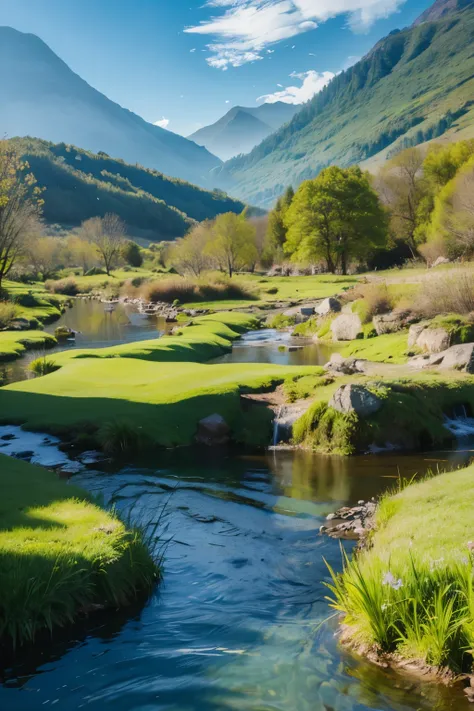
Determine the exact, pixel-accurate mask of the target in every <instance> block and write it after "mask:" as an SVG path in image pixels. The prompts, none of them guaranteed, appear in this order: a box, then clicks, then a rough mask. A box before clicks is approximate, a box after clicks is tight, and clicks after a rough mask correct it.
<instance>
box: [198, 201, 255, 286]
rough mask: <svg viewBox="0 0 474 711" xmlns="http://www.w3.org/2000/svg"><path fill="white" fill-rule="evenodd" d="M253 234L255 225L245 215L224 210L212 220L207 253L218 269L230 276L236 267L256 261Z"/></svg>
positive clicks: (239, 267) (241, 267)
mask: <svg viewBox="0 0 474 711" xmlns="http://www.w3.org/2000/svg"><path fill="white" fill-rule="evenodd" d="M255 234H256V233H255V227H254V226H253V225H252V224H250V222H249V221H248V220H246V219H245V215H236V214H235V213H234V212H225V213H223V214H222V215H218V216H217V217H216V219H215V220H214V224H213V226H212V237H211V240H210V242H209V244H208V246H207V250H206V251H207V254H208V255H209V256H210V257H211V258H212V259H213V260H214V261H215V263H216V265H217V266H218V268H219V269H221V270H222V271H226V272H227V273H228V275H229V277H232V274H233V273H234V271H236V270H237V269H243V267H245V266H249V265H251V264H253V263H255V262H256V260H257V258H258V252H257V248H256V246H255Z"/></svg>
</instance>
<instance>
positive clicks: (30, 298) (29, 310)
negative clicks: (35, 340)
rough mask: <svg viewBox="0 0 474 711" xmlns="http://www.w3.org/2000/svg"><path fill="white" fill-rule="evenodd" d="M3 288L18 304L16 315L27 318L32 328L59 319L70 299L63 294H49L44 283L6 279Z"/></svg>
mask: <svg viewBox="0 0 474 711" xmlns="http://www.w3.org/2000/svg"><path fill="white" fill-rule="evenodd" d="M3 288H4V293H5V295H6V297H7V298H8V300H9V301H11V302H12V303H14V304H15V305H16V306H17V313H16V317H17V318H24V319H27V320H28V321H29V322H30V326H31V327H32V328H38V327H39V326H40V325H41V324H45V323H51V322H52V321H55V320H56V319H58V318H59V317H60V316H61V314H62V313H63V310H64V304H65V302H66V301H67V300H68V298H67V296H63V295H61V294H48V292H47V291H46V289H45V287H44V284H39V283H38V284H21V283H19V282H16V281H5V282H4V283H3Z"/></svg>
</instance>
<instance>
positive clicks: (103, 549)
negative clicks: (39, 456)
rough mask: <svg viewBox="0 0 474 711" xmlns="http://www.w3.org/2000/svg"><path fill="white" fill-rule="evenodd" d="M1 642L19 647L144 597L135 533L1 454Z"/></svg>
mask: <svg viewBox="0 0 474 711" xmlns="http://www.w3.org/2000/svg"><path fill="white" fill-rule="evenodd" d="M0 488H1V492H2V495H1V497H0V590H1V591H2V592H1V595H0V641H1V642H2V643H3V644H5V645H7V646H11V645H12V644H13V645H19V644H21V643H24V642H28V641H31V640H33V639H34V638H35V637H36V635H37V633H39V632H40V631H41V630H43V629H47V630H49V631H51V630H52V629H53V628H56V627H59V626H62V625H65V624H67V623H70V622H73V621H74V620H75V619H76V618H77V617H78V615H80V614H85V613H87V611H88V610H90V609H92V608H93V607H94V606H96V605H100V606H104V607H107V606H115V607H116V606H119V605H126V604H127V603H129V602H131V601H132V600H133V599H134V598H136V596H137V595H139V594H140V593H146V592H149V591H150V590H151V588H152V586H153V584H154V582H155V581H156V580H157V578H158V575H159V570H158V568H157V566H156V565H155V563H154V562H153V560H152V558H151V555H150V552H149V550H148V547H147V545H146V543H145V540H144V538H143V536H142V534H141V532H139V531H136V530H130V529H127V528H126V527H125V526H124V524H123V523H122V522H121V521H120V520H119V519H118V518H117V517H116V516H115V515H114V514H113V513H111V512H107V511H105V510H103V509H102V508H100V507H99V506H97V505H96V504H95V503H94V502H93V500H92V497H91V496H89V495H88V494H87V493H86V492H85V491H83V490H82V489H80V488H78V487H75V486H70V485H68V484H66V482H65V481H63V480H60V479H59V478H58V476H57V474H55V473H53V472H51V471H48V470H46V469H43V468H42V467H39V466H35V465H32V464H28V463H26V462H23V461H19V460H16V459H12V458H10V457H5V456H3V455H0Z"/></svg>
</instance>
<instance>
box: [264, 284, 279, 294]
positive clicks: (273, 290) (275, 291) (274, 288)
mask: <svg viewBox="0 0 474 711" xmlns="http://www.w3.org/2000/svg"><path fill="white" fill-rule="evenodd" d="M265 293H266V294H278V287H277V286H271V287H270V288H269V289H266V290H265Z"/></svg>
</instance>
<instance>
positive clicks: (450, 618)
mask: <svg viewBox="0 0 474 711" xmlns="http://www.w3.org/2000/svg"><path fill="white" fill-rule="evenodd" d="M472 474H473V467H472V466H471V467H469V468H467V469H465V470H461V471H455V472H451V473H449V474H441V475H438V476H436V477H432V478H430V479H428V480H427V481H424V482H422V483H416V484H412V485H410V486H408V487H407V488H405V489H404V490H403V491H401V492H400V493H396V494H394V495H392V496H388V497H384V499H383V500H382V502H381V503H380V505H379V507H378V509H377V512H376V518H375V523H376V529H375V533H374V534H373V536H372V537H371V545H370V548H369V549H368V550H364V551H361V552H360V553H359V554H358V555H357V556H356V557H354V558H353V559H352V560H349V559H348V558H347V556H344V570H343V572H342V574H336V573H335V572H334V571H331V575H332V578H333V582H332V584H331V585H329V588H330V589H331V592H332V598H331V604H332V606H333V607H334V608H335V609H336V610H338V611H340V612H342V613H343V614H344V624H345V625H346V629H347V630H348V632H349V633H350V635H351V636H352V639H353V640H354V642H355V643H356V644H360V643H362V644H365V645H367V644H368V645H370V646H372V647H373V648H374V650H375V651H378V652H382V653H393V654H398V655H400V656H401V657H402V658H405V659H412V660H419V661H421V662H424V663H426V664H429V665H435V666H441V667H447V668H448V669H450V670H451V671H453V672H454V673H459V672H468V673H471V671H472V663H473V644H472V642H473V629H474V587H473V572H474V571H473V559H472V552H471V550H470V544H469V541H470V537H471V529H472V525H471V523H472V520H471V514H470V509H471V504H472V496H473V493H474V492H473V476H472ZM420 531H422V532H423V533H422V535H420Z"/></svg>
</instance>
